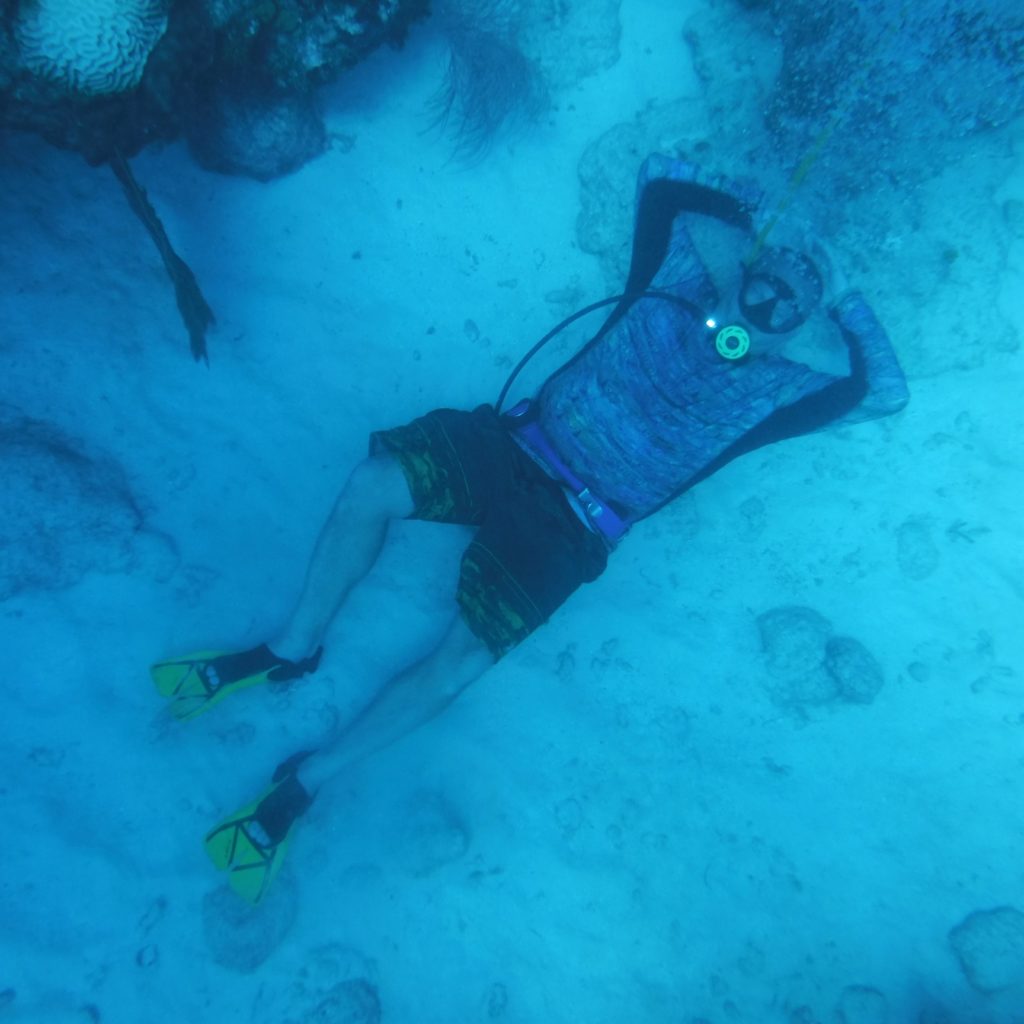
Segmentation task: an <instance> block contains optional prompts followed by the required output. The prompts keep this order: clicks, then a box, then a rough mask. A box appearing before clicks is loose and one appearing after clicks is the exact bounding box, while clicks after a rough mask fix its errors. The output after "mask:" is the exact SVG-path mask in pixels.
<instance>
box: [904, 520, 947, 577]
mask: <svg viewBox="0 0 1024 1024" xmlns="http://www.w3.org/2000/svg"><path fill="white" fill-rule="evenodd" d="M896 560H897V562H898V563H899V567H900V572H902V573H903V575H904V576H906V577H907V579H910V580H924V579H927V578H928V577H929V576H931V574H932V573H933V572H935V570H936V569H937V568H938V565H939V549H938V548H937V547H936V546H935V542H934V541H933V540H932V535H931V531H930V530H929V529H928V525H927V524H926V523H925V522H923V521H922V520H920V519H907V520H905V521H904V522H902V523H901V524H900V525H899V527H898V528H897V530H896Z"/></svg>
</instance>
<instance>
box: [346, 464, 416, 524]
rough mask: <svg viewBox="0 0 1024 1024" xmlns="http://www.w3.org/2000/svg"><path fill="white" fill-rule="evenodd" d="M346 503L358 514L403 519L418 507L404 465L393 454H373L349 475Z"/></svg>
mask: <svg viewBox="0 0 1024 1024" xmlns="http://www.w3.org/2000/svg"><path fill="white" fill-rule="evenodd" d="M342 500H343V501H344V502H345V503H346V504H348V505H350V506H351V507H352V508H353V509H354V510H356V511H357V512H365V513H367V514H377V515H383V516H386V517H387V518H390V519H403V518H405V517H406V516H410V515H412V513H413V511H414V505H413V500H412V495H411V494H410V493H409V484H408V482H407V480H406V477H405V472H404V471H403V469H402V467H401V464H400V463H399V461H398V459H396V458H395V457H394V456H393V455H371V456H370V457H369V458H366V459H363V461H362V462H360V463H358V464H357V465H356V467H355V468H354V469H353V470H352V472H351V473H350V474H349V478H348V480H347V481H346V483H345V488H344V490H343V491H342Z"/></svg>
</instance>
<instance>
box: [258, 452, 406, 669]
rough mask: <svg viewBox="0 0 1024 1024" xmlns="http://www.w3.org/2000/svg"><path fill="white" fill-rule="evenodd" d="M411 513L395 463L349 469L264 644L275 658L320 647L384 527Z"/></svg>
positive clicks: (387, 459) (296, 656)
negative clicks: (274, 632)
mask: <svg viewBox="0 0 1024 1024" xmlns="http://www.w3.org/2000/svg"><path fill="white" fill-rule="evenodd" d="M412 512H413V500H412V497H411V495H410V493H409V486H408V484H407V482H406V477H405V473H404V472H403V470H402V467H401V465H400V464H399V462H398V460H397V459H396V458H394V457H393V456H391V455H375V456H373V457H371V458H368V459H364V460H363V461H362V462H360V463H359V464H358V465H357V466H356V467H355V469H354V470H353V471H352V473H351V475H350V476H349V478H348V480H347V481H346V483H345V486H344V487H343V488H342V490H341V493H340V494H339V495H338V500H337V501H336V502H335V505H334V508H333V509H332V510H331V514H330V515H329V516H328V518H327V522H326V523H325V524H324V527H323V529H322V531H321V533H320V538H319V539H318V540H317V543H316V547H315V548H314V550H313V556H312V558H311V559H310V563H309V568H308V570H307V571H306V582H305V584H304V586H303V588H302V594H301V595H300V597H299V600H298V604H297V605H296V606H295V609H294V611H293V612H292V614H291V617H290V619H289V620H288V623H287V625H286V626H285V627H284V629H283V630H282V631H281V632H280V633H279V634H278V636H276V637H275V638H274V639H272V640H271V641H270V642H269V646H270V648H271V650H272V651H273V652H274V653H275V654H277V655H278V656H279V657H282V658H287V659H288V660H290V661H298V660H300V659H302V658H306V657H308V656H309V655H311V654H312V653H313V652H314V651H315V650H316V649H317V647H319V646H320V643H321V640H322V638H323V635H324V632H325V631H326V629H327V626H328V624H329V623H330V621H331V619H332V618H333V617H334V615H335V613H336V612H337V611H338V608H339V607H340V605H341V603H342V602H343V601H344V600H345V597H346V596H347V595H348V592H349V591H350V590H351V589H352V588H353V587H354V586H355V584H356V583H358V582H359V581H360V580H361V579H362V578H363V577H364V576H365V575H366V574H367V573H368V572H369V571H370V569H371V567H372V566H373V563H374V562H375V561H376V560H377V556H378V555H379V554H380V550H381V548H382V547H383V546H384V538H385V537H386V535H387V529H388V523H389V522H390V521H391V520H392V519H402V518H405V517H406V516H409V515H411V514H412Z"/></svg>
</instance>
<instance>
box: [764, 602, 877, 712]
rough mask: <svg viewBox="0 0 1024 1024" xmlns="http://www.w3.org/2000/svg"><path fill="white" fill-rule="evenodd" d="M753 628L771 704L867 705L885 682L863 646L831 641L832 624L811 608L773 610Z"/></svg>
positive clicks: (850, 640)
mask: <svg viewBox="0 0 1024 1024" xmlns="http://www.w3.org/2000/svg"><path fill="white" fill-rule="evenodd" d="M757 627H758V630H759V632H760V634H761V647H762V650H763V651H764V659H765V668H767V670H768V674H769V676H770V678H769V680H768V681H767V689H768V693H769V695H770V696H771V698H772V700H773V701H775V703H776V704H780V705H782V706H783V707H792V708H802V707H813V706H815V705H820V704H827V703H829V702H831V701H836V700H840V701H849V702H851V703H854V704H870V703H871V702H872V701H873V700H874V699H875V697H876V696H877V695H878V692H879V691H880V690H881V689H882V686H883V685H884V683H885V678H884V675H883V673H882V667H881V665H880V664H879V663H878V661H877V659H876V658H875V657H874V656H873V655H872V654H871V652H870V651H869V650H868V649H867V648H866V647H865V646H864V644H862V643H861V642H860V641H859V640H856V639H854V638H853V637H848V636H834V635H833V633H832V624H831V623H830V622H829V620H828V619H826V618H825V617H824V616H823V615H820V614H819V613H818V612H816V611H815V610H814V609H813V608H804V607H801V606H799V605H785V606H783V607H780V608H773V609H771V610H770V611H767V612H765V613H764V614H762V615H759V616H758V617H757Z"/></svg>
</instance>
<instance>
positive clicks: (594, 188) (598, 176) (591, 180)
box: [576, 100, 690, 289]
mask: <svg viewBox="0 0 1024 1024" xmlns="http://www.w3.org/2000/svg"><path fill="white" fill-rule="evenodd" d="M689 106H690V104H688V103H687V102H686V101H684V100H679V101H676V102H672V103H664V104H655V105H652V106H650V107H648V108H646V109H645V110H644V111H642V112H641V113H640V114H638V115H637V117H636V118H635V119H634V120H632V121H623V122H621V123H619V124H616V125H614V126H612V127H611V128H609V129H608V130H607V131H606V132H604V133H603V134H602V135H600V136H599V137H598V138H596V139H595V140H594V141H593V142H591V143H590V145H588V146H587V148H586V149H585V150H584V151H583V154H582V156H581V157H580V160H579V165H578V167H577V174H578V176H579V179H580V212H579V215H578V217H577V219H576V241H577V243H578V244H579V246H580V248H581V249H582V250H583V251H584V252H588V253H592V254H593V255H595V256H597V257H598V259H599V260H600V263H601V271H602V273H603V274H604V275H605V279H606V280H607V281H608V286H609V288H610V289H618V288H620V287H621V285H622V283H623V282H624V281H625V280H626V277H627V276H628V274H629V261H630V257H631V255H632V252H633V218H634V214H635V209H634V206H635V200H636V176H637V172H638V171H639V169H640V165H641V163H642V162H643V160H644V158H645V157H646V156H647V155H648V154H650V153H654V152H659V151H663V150H664V149H665V146H664V142H663V140H664V138H665V137H666V136H669V135H672V134H674V135H678V133H679V125H680V124H686V123H687V120H688V112H689Z"/></svg>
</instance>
